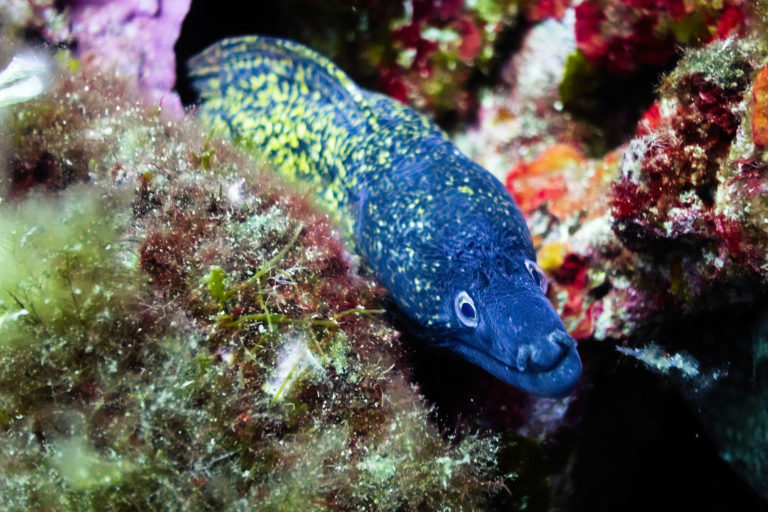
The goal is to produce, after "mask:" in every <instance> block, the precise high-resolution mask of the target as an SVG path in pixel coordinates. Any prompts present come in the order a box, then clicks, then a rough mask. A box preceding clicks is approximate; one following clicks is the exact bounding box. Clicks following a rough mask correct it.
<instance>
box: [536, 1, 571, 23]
mask: <svg viewBox="0 0 768 512" xmlns="http://www.w3.org/2000/svg"><path fill="white" fill-rule="evenodd" d="M572 1H573V0H538V1H536V2H533V4H532V5H530V6H529V7H528V8H527V9H526V11H525V17H526V18H528V21H534V22H535V21H542V20H545V19H547V18H554V19H556V20H561V19H563V16H564V15H565V11H566V9H568V7H570V6H571V3H572Z"/></svg>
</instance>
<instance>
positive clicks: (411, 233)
mask: <svg viewBox="0 0 768 512" xmlns="http://www.w3.org/2000/svg"><path fill="white" fill-rule="evenodd" d="M377 133H378V134H377V137H381V135H382V133H381V131H379V132H377ZM410 144H411V143H409V145H410ZM418 146H419V149H415V148H414V147H413V146H411V150H410V151H403V152H400V154H401V155H409V156H405V157H401V158H400V159H397V160H396V161H394V162H393V163H394V165H393V166H392V167H391V168H389V169H388V170H387V175H388V176H389V179H390V180H392V182H394V183H396V184H397V186H394V187H381V186H378V187H377V186H376V184H377V183H380V182H381V181H380V180H381V178H380V177H379V176H374V177H373V181H371V182H369V181H364V182H363V183H362V184H361V185H360V187H359V189H360V190H364V191H365V192H364V193H363V194H358V197H359V199H358V201H357V202H356V203H355V208H352V211H353V212H356V213H357V214H356V215H355V217H356V223H355V224H356V234H357V237H356V238H357V244H358V246H359V249H360V251H361V252H362V253H363V255H364V256H365V258H366V261H367V262H368V263H369V265H370V266H371V267H372V268H373V270H374V272H375V274H376V275H377V277H378V278H379V279H380V280H382V281H383V282H384V284H385V286H386V287H387V289H388V291H389V292H390V294H391V295H392V297H393V298H394V299H395V301H396V302H397V304H398V306H399V307H400V309H401V310H402V311H403V312H404V313H405V314H406V315H407V316H408V318H409V319H410V320H411V324H412V329H413V330H414V332H415V333H416V335H417V336H419V337H420V338H421V339H423V340H425V341H427V342H428V343H431V344H433V345H435V346H440V347H444V348H446V349H448V350H450V351H452V352H454V353H456V354H458V355H459V356H461V357H463V358H464V359H466V360H467V361H470V362H472V363H474V364H476V365H477V366H480V367H481V368H483V369H485V370H486V371H488V372H489V373H491V374H493V375H494V376H496V377H497V378H499V379H501V380H503V381H504V382H507V383H509V384H511V385H513V386H515V387H517V388H519V389H521V390H523V391H526V392H529V393H532V394H535V395H540V396H548V397H561V396H565V395H567V394H568V393H570V392H571V391H572V390H573V388H574V387H575V386H576V384H577V383H578V380H579V377H580V375H581V360H580V359H579V355H578V352H577V350H576V342H575V341H574V340H573V338H571V337H570V336H568V334H567V333H566V331H565V328H564V326H563V323H562V321H561V320H560V317H559V316H558V314H557V312H556V311H555V309H554V308H553V307H552V304H551V303H550V302H549V300H548V299H547V297H546V295H545V293H546V287H547V283H546V276H545V275H544V273H543V272H542V270H541V269H540V268H539V267H538V265H536V263H535V259H536V256H535V252H534V249H533V244H532V242H531V239H530V235H529V233H528V230H527V227H526V225H525V220H524V218H523V216H522V214H521V213H520V211H519V209H518V208H517V206H516V204H515V203H514V200H513V199H512V197H511V196H510V195H509V193H508V192H507V190H506V189H505V188H504V187H503V186H502V185H501V183H500V182H499V181H498V180H496V179H495V178H494V177H493V176H492V175H491V174H490V173H488V171H486V170H485V169H483V168H482V167H480V166H479V165H477V164H476V163H474V162H472V161H471V160H469V159H468V158H466V157H465V156H464V155H462V154H461V153H459V152H458V151H457V150H456V148H455V147H454V146H453V144H451V143H450V142H448V141H446V140H445V139H444V138H442V137H440V138H438V137H435V136H431V137H424V138H420V139H419V140H418ZM426 155H428V157H427V156H426ZM446 175H450V176H452V177H453V178H454V180H456V181H461V182H462V183H467V184H471V188H472V189H473V193H472V194H471V195H469V196H468V195H466V194H464V193H462V192H461V191H459V190H458V189H457V188H455V187H449V186H446V185H444V183H445V177H446ZM468 186H469V185H468ZM425 196H431V199H426V198H425ZM416 203H422V204H426V205H428V207H425V208H424V211H423V213H422V214H421V215H418V214H416V213H414V212H413V209H410V212H411V213H410V214H409V215H402V212H403V210H404V209H405V210H406V211H408V210H409V209H408V208H407V206H406V207H405V208H403V205H411V204H416ZM372 204H373V205H374V208H372V209H373V211H374V214H368V210H369V209H371V206H370V205H372ZM382 218H383V219H385V222H384V225H385V226H384V227H383V228H382V227H380V226H379V225H378V222H379V221H380V220H381V219H382ZM414 219H416V220H417V221H418V222H419V225H418V227H417V228H415V229H409V226H410V225H411V223H412V222H414ZM381 239H385V240H386V243H385V244H382V245H379V244H377V242H379V241H380V240H381ZM393 247H394V248H397V249H396V250H390V249H391V248H393ZM409 253H412V254H413V257H412V258H409V257H408V256H407V255H408V254H409ZM435 263H439V265H437V266H436V265H435ZM398 269H402V270H400V271H399V270H398ZM416 278H419V279H421V280H426V281H429V282H430V283H431V286H430V287H429V289H424V287H423V286H418V283H417V282H416ZM437 297H439V299H437ZM436 299H437V300H436Z"/></svg>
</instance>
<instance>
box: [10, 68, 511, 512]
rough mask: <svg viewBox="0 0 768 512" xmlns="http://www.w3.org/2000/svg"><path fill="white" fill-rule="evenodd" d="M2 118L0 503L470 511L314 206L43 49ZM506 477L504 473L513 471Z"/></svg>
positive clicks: (463, 479)
mask: <svg viewBox="0 0 768 512" xmlns="http://www.w3.org/2000/svg"><path fill="white" fill-rule="evenodd" d="M56 59H57V61H59V62H61V63H62V64H61V67H63V68H64V69H71V70H74V71H73V72H69V71H61V70H58V71H56V73H57V74H56V76H55V79H54V80H52V85H51V87H52V89H51V90H50V91H48V92H47V93H46V94H44V95H43V96H41V97H39V98H37V99H33V100H29V101H26V102H22V103H18V104H16V105H13V106H11V107H8V110H7V112H5V114H6V117H5V118H4V119H5V120H4V121H3V124H2V127H1V129H2V134H3V135H2V137H3V140H5V141H7V146H6V147H5V148H4V150H3V164H4V166H5V167H4V174H5V175H4V182H6V183H8V186H7V188H6V190H5V191H4V192H3V202H2V204H1V205H0V229H2V232H3V233H5V234H6V236H4V237H3V243H2V246H1V247H0V262H1V263H2V265H3V266H4V268H5V269H6V270H7V271H6V272H4V273H3V276H2V278H0V290H2V292H1V293H2V297H1V302H0V340H2V342H0V437H2V443H3V446H4V450H3V454H2V456H0V472H1V473H2V477H1V478H0V496H2V501H3V503H4V507H5V508H6V509H7V510H93V509H105V508H118V509H125V510H179V509H186V510H200V509H205V508H214V509H223V508H226V509H248V508H252V507H254V506H256V505H258V506H259V507H260V508H263V509H268V510H299V509H300V510H327V509H333V510H361V509H366V510H403V509H408V510H415V509H423V508H426V509H437V508H444V507H449V508H451V509H454V510H462V509H463V510H470V509H476V508H478V507H481V508H482V507H484V503H486V500H487V499H488V498H489V497H490V496H491V495H493V494H495V493H498V492H505V491H503V489H504V488H503V486H502V485H501V482H502V479H503V476H502V475H501V474H500V473H499V472H498V470H497V469H496V468H497V464H496V459H495V457H496V452H497V449H498V446H499V444H498V441H497V440H496V439H495V438H494V437H492V436H487V435H485V436H480V435H476V434H468V433H466V429H463V430H458V431H456V433H455V434H454V436H452V438H451V439H446V438H444V437H443V435H441V433H440V432H439V431H438V428H437V427H436V426H435V424H434V423H433V421H432V420H431V419H430V407H429V406H428V405H427V404H426V403H425V402H424V401H423V399H422V398H421V397H420V396H419V394H418V393H417V391H416V389H415V388H413V387H412V386H411V384H410V383H409V382H408V379H407V372H406V371H405V370H404V366H403V362H402V355H401V354H402V352H401V349H400V345H399V341H398V335H397V332H396V331H394V330H393V329H392V328H391V327H390V326H389V324H388V323H387V322H386V321H385V320H384V319H383V318H382V311H381V309H380V307H381V306H380V303H381V290H380V288H378V287H377V286H376V285H375V283H374V282H373V281H371V280H370V279H369V278H367V277H365V276H363V275H360V274H359V273H358V272H357V271H356V270H355V268H354V265H353V262H352V261H351V260H350V257H349V256H348V254H347V253H346V252H345V251H344V249H343V248H342V245H341V243H340V241H339V240H338V238H337V235H336V234H335V233H334V231H333V229H332V228H331V227H330V226H329V224H328V221H327V220H326V217H325V216H324V215H323V214H320V213H318V212H317V211H316V210H315V209H314V208H313V207H312V205H311V204H309V202H308V200H307V199H305V198H304V197H302V196H301V195H297V194H296V193H295V192H289V191H288V190H287V189H285V188H283V187H281V186H280V185H279V184H278V183H276V182H275V179H274V178H272V177H270V174H268V173H266V172H265V171H262V170H259V169H258V167H256V166H255V165H254V164H253V162H251V161H250V160H248V159H247V158H245V157H243V156H240V155H238V153H237V152H236V151H234V150H233V149H232V148H231V147H230V146H228V145H227V144H225V143H222V142H220V141H216V140H214V139H211V138H209V137H206V136H205V134H203V133H201V132H200V129H199V128H198V127H196V126H195V124H194V123H193V122H192V121H191V120H186V121H170V120H169V119H168V118H166V117H164V116H163V115H162V114H161V113H160V111H159V110H158V109H157V108H154V109H153V108H150V107H143V106H142V105H141V104H140V103H139V102H137V101H136V100H135V99H134V95H133V94H132V93H131V91H132V85H131V84H130V83H129V82H126V81H122V80H119V79H115V78H113V77H112V76H110V75H102V74H100V73H98V72H96V71H94V70H93V69H92V68H90V67H89V66H88V64H80V65H78V64H77V63H76V62H75V61H71V60H69V59H68V58H67V57H66V56H58V57H57V58H56ZM509 470H510V472H514V471H515V467H514V466H512V467H510V468H509Z"/></svg>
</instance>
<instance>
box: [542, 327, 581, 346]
mask: <svg viewBox="0 0 768 512" xmlns="http://www.w3.org/2000/svg"><path fill="white" fill-rule="evenodd" d="M547 340H548V341H550V342H551V343H557V344H558V345H560V346H563V347H567V348H576V340H575V339H573V338H572V337H570V336H569V335H568V333H566V332H565V331H552V332H551V333H549V335H548V336H547Z"/></svg>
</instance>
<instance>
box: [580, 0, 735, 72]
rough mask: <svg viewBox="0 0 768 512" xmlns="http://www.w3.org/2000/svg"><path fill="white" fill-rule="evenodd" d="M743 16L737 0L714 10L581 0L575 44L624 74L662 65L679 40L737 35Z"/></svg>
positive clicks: (651, 1) (656, 1)
mask: <svg viewBox="0 0 768 512" xmlns="http://www.w3.org/2000/svg"><path fill="white" fill-rule="evenodd" d="M745 19H746V15H745V12H744V7H743V6H742V3H741V0H733V1H727V0H726V1H725V2H724V3H723V5H722V7H720V8H719V9H714V8H712V7H711V6H690V5H686V2H684V1H683V0H585V1H584V2H582V3H580V4H579V5H577V6H576V45H577V47H578V48H579V50H581V52H582V53H583V54H584V55H585V56H586V57H587V58H588V59H589V60H590V61H591V62H592V63H593V64H595V65H597V66H600V67H602V68H603V69H605V70H606V71H608V72H609V73H612V74H616V75H620V76H626V75H631V74H633V73H635V72H637V71H638V70H639V69H640V68H642V67H643V66H660V65H663V64H664V63H666V62H667V61H668V60H669V59H670V58H671V57H672V55H673V53H674V51H675V47H676V46H677V45H678V44H680V43H685V44H688V43H691V42H697V41H698V42H701V41H708V40H711V39H712V38H713V37H712V35H711V34H716V35H717V37H719V38H720V39H723V38H725V37H728V36H729V35H731V34H732V33H734V32H739V33H740V32H742V31H743V28H744V22H745ZM702 21H703V23H702ZM692 31H693V32H692ZM676 36H677V37H676Z"/></svg>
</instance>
